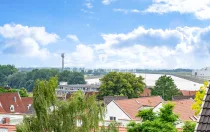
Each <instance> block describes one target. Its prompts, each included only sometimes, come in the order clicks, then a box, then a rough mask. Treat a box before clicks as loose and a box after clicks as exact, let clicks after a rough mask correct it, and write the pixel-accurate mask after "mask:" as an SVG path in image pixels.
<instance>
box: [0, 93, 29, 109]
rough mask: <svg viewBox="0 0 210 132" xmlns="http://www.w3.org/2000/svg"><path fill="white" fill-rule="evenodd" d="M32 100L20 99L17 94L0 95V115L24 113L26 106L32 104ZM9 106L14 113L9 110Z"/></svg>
mask: <svg viewBox="0 0 210 132" xmlns="http://www.w3.org/2000/svg"><path fill="white" fill-rule="evenodd" d="M32 103H33V100H32V98H28V97H27V98H21V97H20V95H19V93H18V92H16V93H0V113H1V112H2V113H25V112H26V111H27V110H28V108H27V105H28V104H32ZM11 105H13V106H14V111H11V110H10V107H11Z"/></svg>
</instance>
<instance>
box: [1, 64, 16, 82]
mask: <svg viewBox="0 0 210 132" xmlns="http://www.w3.org/2000/svg"><path fill="white" fill-rule="evenodd" d="M16 72H18V70H17V69H16V68H15V66H12V65H0V86H6V85H7V77H8V76H9V75H12V74H14V73H16Z"/></svg>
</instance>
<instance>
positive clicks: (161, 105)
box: [153, 103, 163, 112]
mask: <svg viewBox="0 0 210 132" xmlns="http://www.w3.org/2000/svg"><path fill="white" fill-rule="evenodd" d="M160 108H163V103H160V104H158V105H157V106H156V107H155V108H154V109H153V112H160Z"/></svg>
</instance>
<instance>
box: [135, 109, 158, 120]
mask: <svg viewBox="0 0 210 132" xmlns="http://www.w3.org/2000/svg"><path fill="white" fill-rule="evenodd" d="M137 117H140V118H141V119H142V121H147V120H149V121H152V120H154V119H155V118H156V117H157V116H156V114H155V113H154V112H153V109H145V110H141V111H139V112H138V114H137Z"/></svg>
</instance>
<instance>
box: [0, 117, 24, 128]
mask: <svg viewBox="0 0 210 132" xmlns="http://www.w3.org/2000/svg"><path fill="white" fill-rule="evenodd" d="M5 117H8V118H10V124H11V125H17V124H19V123H21V122H22V121H23V115H15V114H0V123H2V119H3V118H5Z"/></svg>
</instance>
